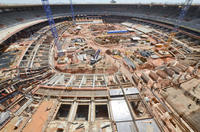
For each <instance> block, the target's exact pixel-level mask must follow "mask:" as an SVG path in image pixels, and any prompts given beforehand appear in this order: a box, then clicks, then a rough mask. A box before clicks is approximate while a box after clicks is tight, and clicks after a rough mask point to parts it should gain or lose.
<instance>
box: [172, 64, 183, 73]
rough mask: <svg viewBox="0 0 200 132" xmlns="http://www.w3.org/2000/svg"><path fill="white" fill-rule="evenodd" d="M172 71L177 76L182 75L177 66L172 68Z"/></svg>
mask: <svg viewBox="0 0 200 132" xmlns="http://www.w3.org/2000/svg"><path fill="white" fill-rule="evenodd" d="M170 69H172V70H173V71H174V72H175V73H176V74H180V72H181V69H179V68H178V67H176V66H171V67H170Z"/></svg>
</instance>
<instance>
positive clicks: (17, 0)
mask: <svg viewBox="0 0 200 132" xmlns="http://www.w3.org/2000/svg"><path fill="white" fill-rule="evenodd" d="M72 1H73V3H81V4H82V3H110V0H72ZM116 1H117V3H151V2H154V3H169V4H174V3H183V2H184V1H185V0H142V1H141V0H116ZM49 2H50V3H51V4H55V3H58V4H59V3H69V0H49ZM40 3H41V0H0V4H40ZM193 3H195V4H200V0H193Z"/></svg>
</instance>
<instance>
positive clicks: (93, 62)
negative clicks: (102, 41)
mask: <svg viewBox="0 0 200 132" xmlns="http://www.w3.org/2000/svg"><path fill="white" fill-rule="evenodd" d="M100 52H101V50H100V49H98V50H97V52H96V53H95V54H94V56H93V57H92V58H91V60H90V64H91V65H93V64H95V63H96V62H98V61H99V60H100V59H101V58H100V57H99V54H100Z"/></svg>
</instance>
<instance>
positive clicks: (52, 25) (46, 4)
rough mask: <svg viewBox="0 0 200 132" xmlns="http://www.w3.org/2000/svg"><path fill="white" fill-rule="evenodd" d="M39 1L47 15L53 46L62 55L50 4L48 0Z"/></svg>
mask: <svg viewBox="0 0 200 132" xmlns="http://www.w3.org/2000/svg"><path fill="white" fill-rule="evenodd" d="M41 1H42V5H43V7H44V10H45V12H46V17H47V19H48V22H49V27H50V29H51V32H52V35H53V37H54V43H55V46H56V48H57V53H58V56H62V55H63V54H62V52H61V51H62V46H61V44H60V43H59V39H58V32H57V29H56V26H55V22H54V19H53V16H52V12H51V8H50V5H49V0H41Z"/></svg>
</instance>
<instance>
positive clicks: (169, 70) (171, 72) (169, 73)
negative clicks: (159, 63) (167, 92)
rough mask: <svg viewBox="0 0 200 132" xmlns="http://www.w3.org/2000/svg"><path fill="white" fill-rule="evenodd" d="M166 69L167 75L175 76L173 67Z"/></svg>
mask: <svg viewBox="0 0 200 132" xmlns="http://www.w3.org/2000/svg"><path fill="white" fill-rule="evenodd" d="M164 71H165V72H166V73H167V75H169V76H170V77H173V75H174V74H175V72H174V71H173V70H172V69H169V68H165V69H164Z"/></svg>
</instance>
